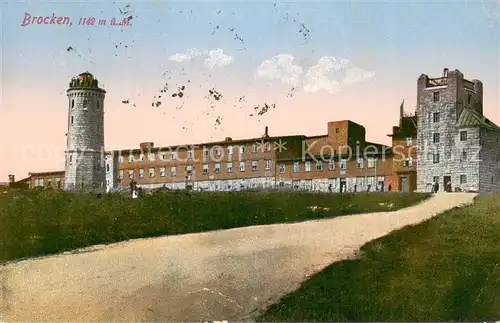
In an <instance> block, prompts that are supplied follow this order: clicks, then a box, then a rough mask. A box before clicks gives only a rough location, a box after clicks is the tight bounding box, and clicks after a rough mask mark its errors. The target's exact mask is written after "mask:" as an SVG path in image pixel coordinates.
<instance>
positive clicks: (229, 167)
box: [226, 163, 233, 173]
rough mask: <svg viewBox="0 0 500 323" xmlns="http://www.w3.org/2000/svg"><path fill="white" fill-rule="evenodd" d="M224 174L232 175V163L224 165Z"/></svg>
mask: <svg viewBox="0 0 500 323" xmlns="http://www.w3.org/2000/svg"><path fill="white" fill-rule="evenodd" d="M226 172H228V173H232V172H233V163H227V164H226Z"/></svg>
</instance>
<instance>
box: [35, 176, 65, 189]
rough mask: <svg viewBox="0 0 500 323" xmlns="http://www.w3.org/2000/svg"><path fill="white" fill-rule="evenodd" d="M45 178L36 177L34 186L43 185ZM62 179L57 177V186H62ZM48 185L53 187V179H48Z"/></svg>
mask: <svg viewBox="0 0 500 323" xmlns="http://www.w3.org/2000/svg"><path fill="white" fill-rule="evenodd" d="M43 182H44V181H43V178H36V179H35V181H34V186H35V187H43ZM61 185H62V184H61V179H59V178H57V179H56V187H57V188H61ZM47 187H52V180H51V179H49V180H47Z"/></svg>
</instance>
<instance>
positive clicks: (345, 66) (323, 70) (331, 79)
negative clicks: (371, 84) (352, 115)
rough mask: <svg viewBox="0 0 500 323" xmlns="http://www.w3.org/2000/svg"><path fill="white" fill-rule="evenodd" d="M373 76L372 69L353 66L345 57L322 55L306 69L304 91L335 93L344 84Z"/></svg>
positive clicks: (350, 83) (358, 81) (354, 82)
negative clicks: (314, 63)
mask: <svg viewBox="0 0 500 323" xmlns="http://www.w3.org/2000/svg"><path fill="white" fill-rule="evenodd" d="M374 76H375V72H374V71H366V70H364V69H362V68H359V67H357V66H354V64H352V63H351V62H350V61H349V60H347V59H337V58H335V57H333V56H324V57H321V58H320V59H319V60H318V62H317V63H316V65H314V66H312V67H311V68H310V69H309V70H308V71H307V73H306V75H305V80H304V91H306V92H319V91H322V90H324V91H327V92H330V93H336V92H338V91H339V90H340V89H341V88H342V87H344V86H348V85H353V84H356V83H360V82H363V81H365V80H368V79H371V78H373V77H374Z"/></svg>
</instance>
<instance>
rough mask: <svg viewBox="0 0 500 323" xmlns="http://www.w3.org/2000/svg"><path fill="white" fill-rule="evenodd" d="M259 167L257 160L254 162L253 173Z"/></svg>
mask: <svg viewBox="0 0 500 323" xmlns="http://www.w3.org/2000/svg"><path fill="white" fill-rule="evenodd" d="M257 166H258V162H257V161H256V160H252V171H256V170H257Z"/></svg>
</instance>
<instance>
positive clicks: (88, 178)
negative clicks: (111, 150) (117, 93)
mask: <svg viewBox="0 0 500 323" xmlns="http://www.w3.org/2000/svg"><path fill="white" fill-rule="evenodd" d="M66 92H67V95H68V99H69V105H68V133H67V134H66V136H67V143H66V151H65V154H66V172H65V181H64V189H65V190H68V191H73V190H96V189H104V187H105V181H106V172H105V171H106V170H105V167H104V97H105V94H106V91H104V90H103V89H101V88H99V83H98V81H97V79H95V78H94V76H93V75H92V74H90V73H89V72H85V73H82V74H80V75H78V76H77V77H74V78H73V79H71V82H70V83H69V89H68V90H67V91H66Z"/></svg>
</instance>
